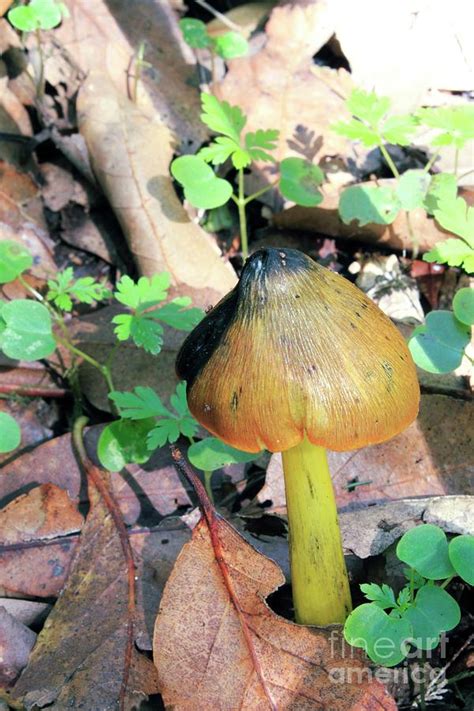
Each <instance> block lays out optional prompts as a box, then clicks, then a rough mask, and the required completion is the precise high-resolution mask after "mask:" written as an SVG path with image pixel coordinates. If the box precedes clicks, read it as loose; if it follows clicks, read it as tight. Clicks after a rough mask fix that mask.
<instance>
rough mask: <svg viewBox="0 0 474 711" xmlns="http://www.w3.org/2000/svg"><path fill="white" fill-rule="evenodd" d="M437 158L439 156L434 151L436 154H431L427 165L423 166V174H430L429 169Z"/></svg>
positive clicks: (437, 152)
mask: <svg viewBox="0 0 474 711" xmlns="http://www.w3.org/2000/svg"><path fill="white" fill-rule="evenodd" d="M438 156H439V151H436V153H433V155H432V156H431V158H430V159H429V161H428V163H427V164H426V165H425V167H424V168H423V170H424V172H425V173H429V172H430V170H431V168H432V167H433V165H434V164H435V161H436V160H437V158H438Z"/></svg>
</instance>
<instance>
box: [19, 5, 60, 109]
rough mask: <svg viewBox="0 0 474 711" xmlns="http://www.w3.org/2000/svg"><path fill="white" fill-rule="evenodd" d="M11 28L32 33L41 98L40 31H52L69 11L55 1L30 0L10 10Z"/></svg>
mask: <svg viewBox="0 0 474 711" xmlns="http://www.w3.org/2000/svg"><path fill="white" fill-rule="evenodd" d="M7 17H8V19H9V20H10V22H11V23H12V25H13V27H15V28H16V29H17V30H20V32H34V33H35V35H36V44H37V50H38V56H39V75H38V77H37V80H36V93H37V95H38V98H40V99H41V98H42V97H43V95H44V89H45V79H44V63H45V58H44V54H43V47H42V43H41V30H52V29H53V28H54V27H57V26H58V25H59V24H60V23H61V22H62V20H63V18H67V17H69V10H68V9H67V7H66V5H65V4H64V3H62V2H56V0H31V1H30V2H29V4H28V5H19V6H17V7H14V8H12V9H11V10H10V11H9V12H8V15H7Z"/></svg>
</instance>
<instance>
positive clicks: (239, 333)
mask: <svg viewBox="0 0 474 711" xmlns="http://www.w3.org/2000/svg"><path fill="white" fill-rule="evenodd" d="M176 367H177V372H178V375H179V377H181V378H182V379H184V380H186V381H187V388H188V402H189V408H190V410H191V412H192V413H193V415H194V416H195V417H196V419H197V420H198V421H199V422H200V423H201V424H202V425H204V427H206V428H207V429H208V430H209V431H210V432H212V433H213V434H215V435H216V436H218V437H220V438H221V439H222V440H224V441H225V442H227V443H229V444H231V445H232V446H234V447H237V448H239V449H242V450H245V451H249V452H256V451H259V450H261V449H268V450H270V451H272V452H276V451H284V450H286V449H289V448H290V447H293V446H295V445H297V444H298V443H299V442H301V440H302V439H303V438H304V436H305V435H306V436H307V438H308V439H309V440H310V442H312V443H313V444H317V445H321V446H324V447H327V448H329V449H334V450H349V449H355V448H358V447H363V446H365V445H369V444H377V443H379V442H383V441H385V440H387V439H390V438H391V437H393V436H394V435H396V434H398V433H399V432H401V431H402V430H403V429H405V428H406V427H407V426H408V425H409V424H410V423H411V422H412V421H413V420H414V419H415V417H416V415H417V412H418V405H419V385H418V380H417V376H416V370H415V366H414V363H413V361H412V358H411V355H410V353H409V351H408V348H407V346H406V344H405V341H404V339H403V337H402V336H401V334H400V333H399V331H398V330H397V328H396V327H395V326H394V325H393V324H392V322H391V321H390V319H389V318H388V317H387V316H385V314H384V313H383V312H382V311H381V310H380V309H379V308H378V306H376V305H375V304H374V303H373V302H372V301H371V300H370V299H369V298H368V297H367V296H365V294H364V293H363V292H361V291H360V290H359V289H358V288H357V287H355V286H354V285H353V284H351V283H350V282H349V281H347V280H346V279H344V278H342V277H340V276H339V275H338V274H335V273H334V272H331V271H329V270H327V269H325V268H324V267H321V266H319V265H318V264H316V263H315V262H313V261H312V260H311V259H310V258H309V257H307V256H306V255H304V254H303V253H301V252H298V251H296V250H291V249H273V248H267V249H262V250H259V251H258V252H256V253H255V254H253V255H252V256H251V257H250V258H249V259H248V260H247V262H246V264H245V267H244V269H243V271H242V275H241V277H240V281H239V283H238V284H237V286H236V287H235V288H234V289H233V290H232V291H231V292H230V293H229V294H228V295H227V296H226V297H224V299H222V301H220V302H219V304H218V305H217V306H216V307H215V308H214V309H213V310H212V311H211V312H210V313H209V314H208V315H207V316H206V317H205V318H204V320H203V321H202V322H201V323H200V324H199V325H198V326H197V327H196V328H195V329H194V331H192V333H190V335H189V336H188V337H187V339H186V340H185V342H184V344H183V346H182V348H181V350H180V352H179V354H178V358H177V366H176Z"/></svg>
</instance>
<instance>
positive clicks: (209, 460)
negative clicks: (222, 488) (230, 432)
mask: <svg viewBox="0 0 474 711" xmlns="http://www.w3.org/2000/svg"><path fill="white" fill-rule="evenodd" d="M256 457H258V454H255V453H253V454H252V453H249V452H242V451H241V450H240V449H235V448H234V447H231V446H230V445H228V444H225V442H221V440H220V439H217V438H216V437H207V438H206V439H202V440H201V441H200V442H195V443H194V444H192V445H191V446H190V447H189V449H188V459H189V461H190V462H191V464H192V465H193V466H194V467H196V468H197V469H201V470H202V471H205V472H206V471H209V472H212V471H214V470H215V469H221V467H225V466H227V465H228V464H239V463H244V462H251V461H253V460H254V459H256Z"/></svg>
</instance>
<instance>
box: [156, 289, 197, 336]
mask: <svg viewBox="0 0 474 711" xmlns="http://www.w3.org/2000/svg"><path fill="white" fill-rule="evenodd" d="M190 303H191V299H190V298H189V297H188V296H178V297H177V298H176V299H173V300H172V301H170V302H169V303H167V304H165V305H164V306H162V307H161V308H159V309H157V310H156V311H153V312H152V313H153V317H154V318H156V319H159V320H160V321H163V323H166V324H168V326H172V327H173V328H176V329H177V330H178V331H192V330H193V328H194V327H195V326H197V324H198V323H199V321H201V320H202V319H203V317H204V311H203V310H202V309H199V308H196V307H194V308H191V309H189V308H186V307H187V306H189V305H190Z"/></svg>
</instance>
